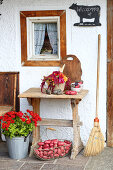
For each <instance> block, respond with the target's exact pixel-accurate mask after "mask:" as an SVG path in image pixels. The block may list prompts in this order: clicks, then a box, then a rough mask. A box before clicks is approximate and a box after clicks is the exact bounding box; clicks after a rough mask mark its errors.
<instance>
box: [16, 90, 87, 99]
mask: <svg viewBox="0 0 113 170" xmlns="http://www.w3.org/2000/svg"><path fill="white" fill-rule="evenodd" d="M87 93H88V90H84V89H83V90H81V91H80V92H79V93H78V94H77V95H66V94H63V95H54V94H51V95H48V94H44V93H41V90H40V88H30V89H28V90H27V91H25V92H24V93H22V94H20V95H19V96H18V97H20V98H46V99H79V100H81V99H83V98H84V97H85V96H86V95H87Z"/></svg>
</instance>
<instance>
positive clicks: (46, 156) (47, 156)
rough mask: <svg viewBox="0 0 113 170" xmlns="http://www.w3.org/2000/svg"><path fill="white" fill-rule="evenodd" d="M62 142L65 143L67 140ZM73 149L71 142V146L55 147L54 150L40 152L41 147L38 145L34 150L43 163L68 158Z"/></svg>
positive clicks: (41, 150)
mask: <svg viewBox="0 0 113 170" xmlns="http://www.w3.org/2000/svg"><path fill="white" fill-rule="evenodd" d="M60 141H61V140H60ZM62 141H63V142H64V141H65V140H62ZM69 142H70V141H69ZM71 147H72V142H70V144H66V143H65V144H64V145H63V146H59V147H53V148H52V149H50V148H49V149H47V148H46V149H40V150H39V145H38V144H37V146H36V147H35V148H34V150H33V153H34V155H35V157H36V158H38V159H40V160H42V161H48V160H53V159H57V158H62V157H65V156H67V155H68V154H69V153H70V151H71Z"/></svg>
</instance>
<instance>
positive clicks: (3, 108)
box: [0, 106, 13, 116]
mask: <svg viewBox="0 0 113 170" xmlns="http://www.w3.org/2000/svg"><path fill="white" fill-rule="evenodd" d="M12 109H13V106H0V116H3V115H4V114H5V113H7V112H10V111H11V110H12Z"/></svg>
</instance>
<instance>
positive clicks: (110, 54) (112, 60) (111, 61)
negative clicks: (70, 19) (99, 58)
mask: <svg viewBox="0 0 113 170" xmlns="http://www.w3.org/2000/svg"><path fill="white" fill-rule="evenodd" d="M107 5H108V7H107V146H110V147H113V0H108V1H107Z"/></svg>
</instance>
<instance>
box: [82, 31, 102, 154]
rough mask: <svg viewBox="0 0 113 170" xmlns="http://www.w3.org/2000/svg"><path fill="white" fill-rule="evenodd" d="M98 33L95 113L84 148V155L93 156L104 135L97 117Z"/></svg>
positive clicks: (99, 148)
mask: <svg viewBox="0 0 113 170" xmlns="http://www.w3.org/2000/svg"><path fill="white" fill-rule="evenodd" d="M100 39H101V36H100V34H99V35H98V59H97V87H96V114H95V119H94V127H93V129H92V130H91V133H90V136H89V139H88V142H87V145H86V147H85V149H84V156H94V155H97V154H99V153H100V152H101V151H102V150H103V149H104V136H103V134H102V132H101V129H100V125H99V119H98V105H99V72H100Z"/></svg>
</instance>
